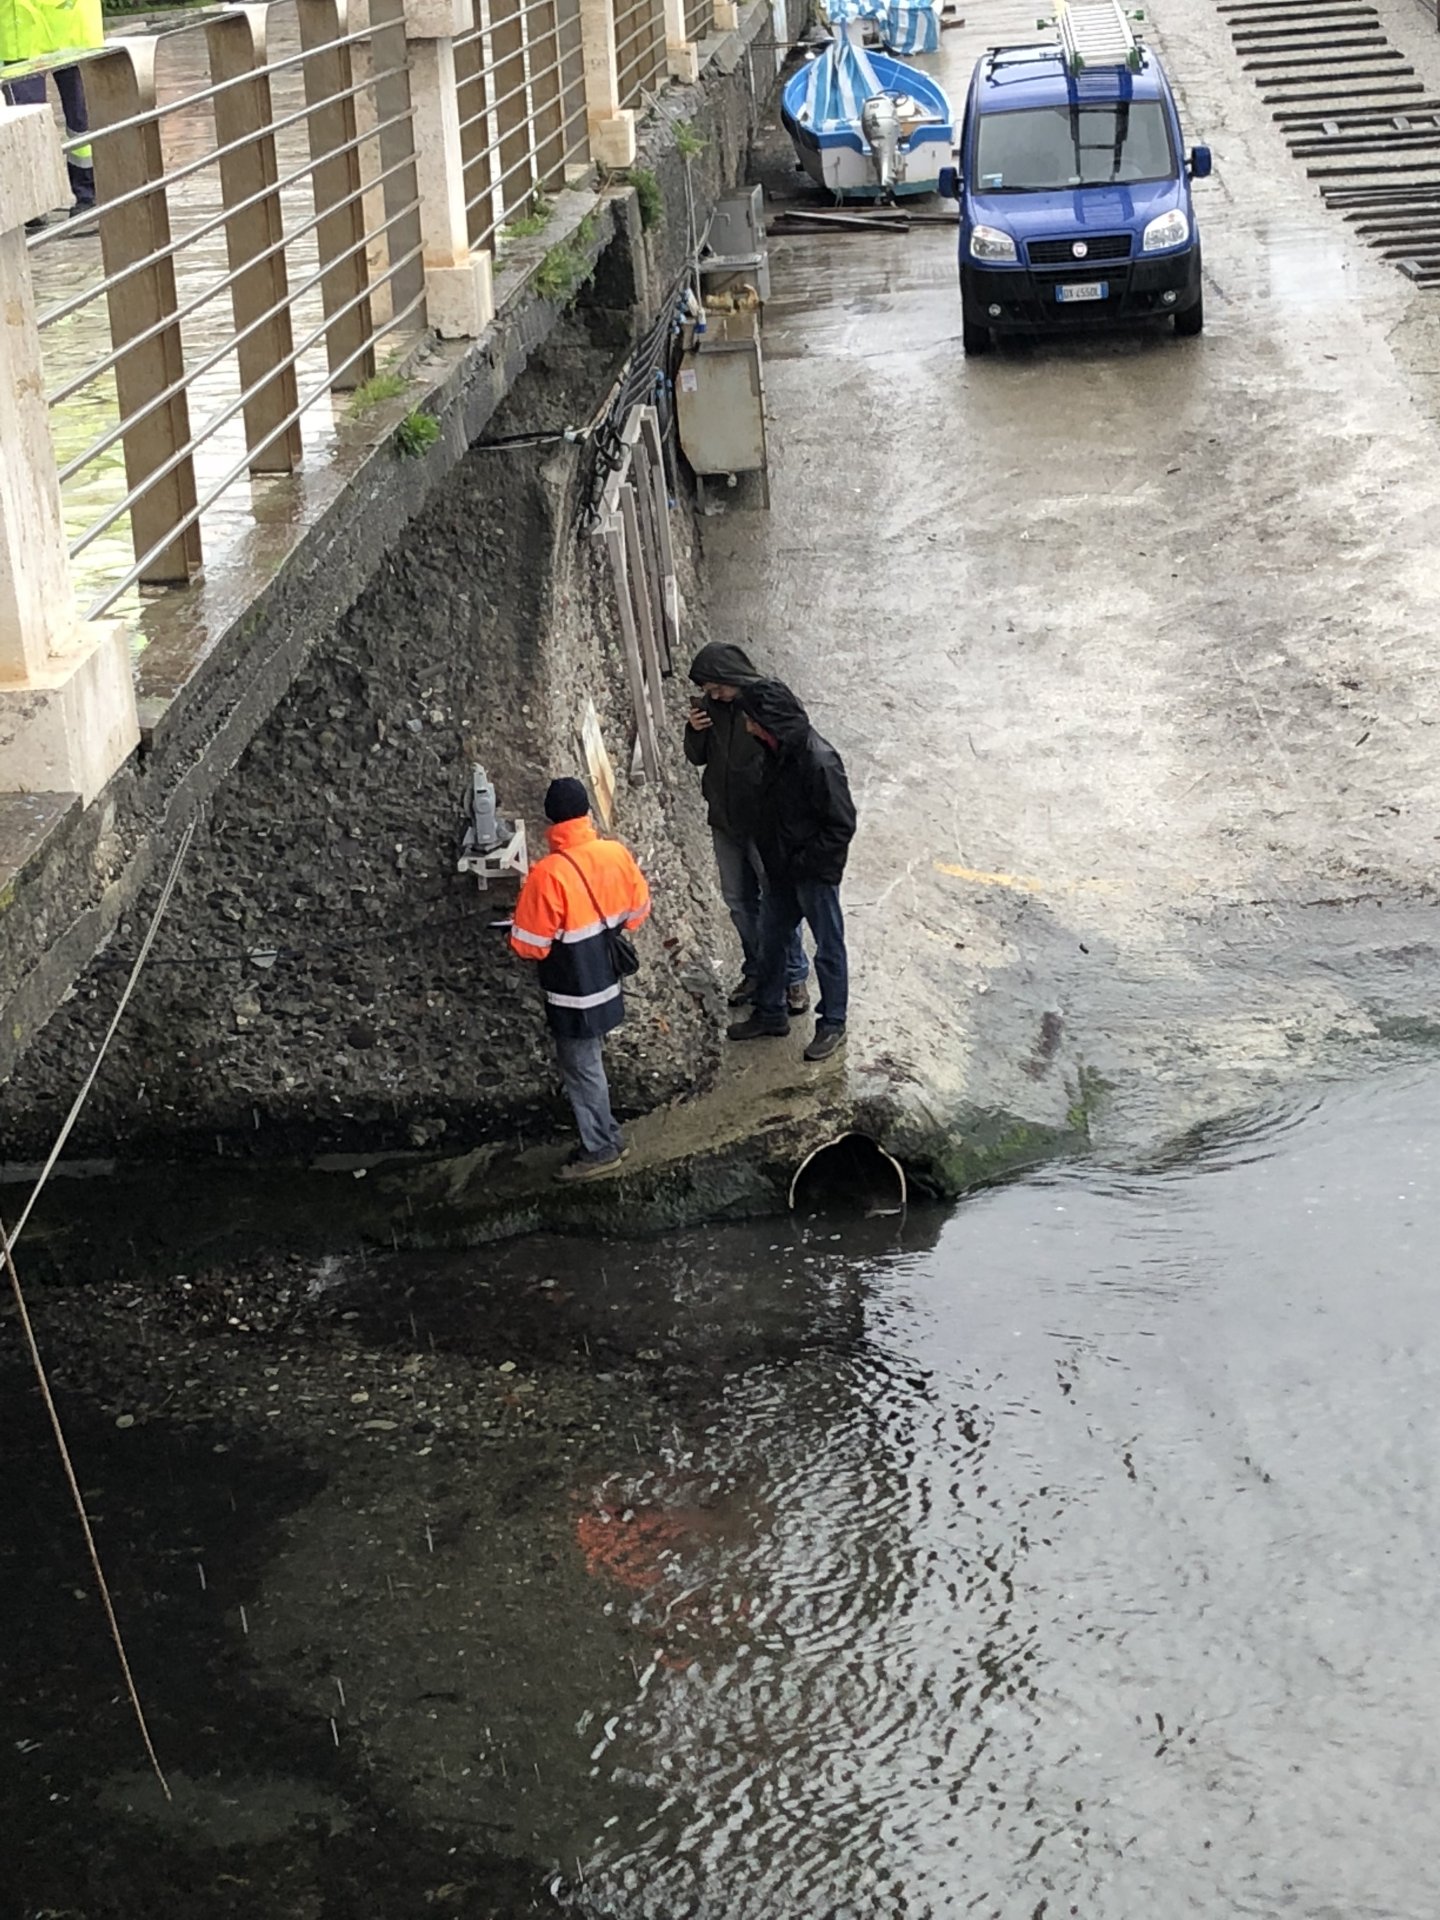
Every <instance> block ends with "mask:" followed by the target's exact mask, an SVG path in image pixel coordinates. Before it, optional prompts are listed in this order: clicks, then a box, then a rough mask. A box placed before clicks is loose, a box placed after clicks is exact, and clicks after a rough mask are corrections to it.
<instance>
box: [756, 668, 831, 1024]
mask: <svg viewBox="0 0 1440 1920" xmlns="http://www.w3.org/2000/svg"><path fill="white" fill-rule="evenodd" d="M738 704H739V706H740V708H741V711H742V712H743V714H744V716H745V724H746V726H747V727H748V728H749V730H750V732H751V734H752V735H753V736H754V737H755V738H756V739H757V740H758V741H759V742H760V744H761V746H762V747H763V748H764V750H765V762H764V777H763V780H762V782H761V787H760V806H759V812H758V814H757V816H756V821H755V843H756V845H757V846H758V848H759V850H760V858H761V859H762V861H763V862H764V863H765V875H766V879H767V880H768V882H769V886H768V888H767V891H766V894H765V899H764V902H763V907H762V914H761V937H760V978H759V982H758V984H757V986H756V989H755V1000H754V1009H753V1011H752V1013H751V1015H750V1017H749V1019H748V1020H742V1021H741V1022H740V1023H739V1024H738V1025H736V1026H733V1027H731V1028H730V1038H731V1039H732V1040H760V1039H763V1038H765V1037H766V1036H767V1035H771V1034H783V1033H786V1032H788V1031H789V1020H788V1018H787V1015H786V1008H785V945H786V942H787V941H788V940H789V939H790V938H792V937H793V935H794V933H795V931H796V930H797V929H798V927H799V925H800V922H801V921H802V920H804V921H807V922H808V923H809V927H810V931H811V933H812V934H813V935H814V937H815V976H816V978H817V980H818V981H819V983H820V1002H819V1005H818V1007H817V1009H816V1013H817V1016H818V1019H817V1024H816V1028H815V1037H814V1039H813V1040H812V1041H811V1042H810V1044H809V1046H808V1047H806V1049H805V1058H806V1059H807V1060H825V1059H828V1058H829V1056H830V1055H831V1054H832V1053H834V1052H835V1051H836V1049H837V1048H838V1047H839V1046H840V1045H841V1044H842V1043H843V1041H844V1039H845V1020H846V1015H847V1012H848V998H849V969H848V964H847V961H846V955H845V920H844V916H843V914H842V913H841V911H840V882H841V879H842V878H843V876H844V873H845V861H846V859H847V857H848V855H849V852H850V842H851V840H852V839H853V838H854V834H855V802H854V801H853V800H852V799H851V797H850V782H849V781H848V780H847V779H846V777H845V765H844V762H843V761H842V760H841V758H840V756H839V754H838V753H837V752H836V751H835V749H834V747H832V746H831V745H830V742H829V741H828V740H822V739H821V737H820V735H819V734H818V733H816V731H815V729H814V728H813V727H812V726H811V724H810V716H809V714H807V713H806V711H805V709H804V707H803V706H801V704H800V702H799V700H798V699H797V698H796V697H795V695H794V694H793V693H792V692H791V691H790V689H789V687H787V686H786V685H785V684H784V682H783V681H781V680H750V681H747V682H746V683H745V684H744V685H742V687H741V688H740V692H739V695H738Z"/></svg>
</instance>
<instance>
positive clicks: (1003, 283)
mask: <svg viewBox="0 0 1440 1920" xmlns="http://www.w3.org/2000/svg"><path fill="white" fill-rule="evenodd" d="M1096 280H1103V281H1104V282H1105V285H1106V288H1107V292H1106V296H1105V298H1104V299H1103V300H1074V301H1069V300H1061V299H1060V297H1059V296H1058V294H1057V292H1056V288H1057V287H1059V286H1060V285H1061V284H1062V283H1064V282H1066V281H1071V282H1075V281H1091V282H1093V281H1096ZM1167 294H1168V295H1170V296H1172V297H1171V298H1169V299H1167V298H1166V295H1167ZM1199 298H1200V248H1199V247H1198V246H1193V247H1188V248H1187V249H1186V250H1185V252H1183V253H1162V254H1157V255H1156V256H1155V257H1154V258H1153V259H1149V260H1147V259H1146V258H1145V257H1144V255H1143V254H1142V255H1141V257H1140V258H1139V259H1137V260H1107V261H1104V262H1103V263H1102V262H1097V263H1096V264H1095V265H1093V266H1092V267H1090V268H1089V269H1088V271H1087V270H1085V269H1083V268H1080V267H1079V266H1078V265H1077V266H1076V267H1075V268H1071V267H978V266H976V265H974V263H973V262H971V261H969V260H965V261H962V262H961V266H960V300H961V305H962V306H963V308H964V312H965V318H966V320H967V321H968V322H969V324H970V325H971V326H974V327H991V328H993V329H994V331H995V332H996V333H1040V332H1049V331H1050V330H1051V329H1055V330H1057V331H1067V332H1068V331H1069V330H1070V329H1071V328H1072V327H1096V326H1105V325H1107V324H1109V323H1110V322H1112V321H1116V320H1157V319H1160V318H1162V317H1163V316H1165V315H1166V314H1172V313H1184V311H1185V310H1186V308H1187V307H1193V306H1194V304H1195V302H1196V301H1197V300H1198V299H1199ZM995 308H998V309H999V311H998V312H995V311H992V309H995Z"/></svg>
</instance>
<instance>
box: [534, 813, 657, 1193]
mask: <svg viewBox="0 0 1440 1920" xmlns="http://www.w3.org/2000/svg"><path fill="white" fill-rule="evenodd" d="M545 818H546V819H547V820H548V821H549V822H550V826H549V829H548V831H547V833H546V836H545V838H546V841H547V842H548V844H549V847H550V851H549V853H548V854H547V855H546V856H545V858H544V859H543V860H537V861H536V863H535V865H534V866H533V867H532V868H531V869H530V872H529V874H528V875H527V876H526V880H525V885H524V886H523V887H522V888H521V889H520V898H519V900H518V901H517V902H516V903H515V918H514V920H513V922H512V923H511V927H510V946H511V949H512V950H513V951H514V952H515V953H516V954H518V955H519V957H520V958H521V959H522V960H537V961H538V962H539V963H540V986H541V989H542V991H543V992H544V995H545V1015H546V1018H547V1020H548V1021H549V1023H550V1031H551V1032H552V1033H553V1034H554V1036H555V1051H556V1053H557V1054H558V1056H559V1060H560V1077H561V1079H562V1080H563V1081H564V1083H565V1091H566V1093H567V1094H568V1096H569V1099H570V1105H571V1106H572V1107H573V1108H574V1110H575V1124H576V1126H577V1127H578V1128H579V1130H580V1145H579V1146H578V1147H577V1148H576V1150H575V1151H574V1153H572V1154H571V1156H570V1158H569V1159H568V1160H567V1161H566V1162H565V1165H564V1166H563V1167H561V1169H560V1171H559V1172H558V1173H557V1175H556V1176H555V1177H556V1179H557V1180H593V1179H594V1178H595V1177H596V1176H597V1175H598V1174H603V1173H608V1172H609V1171H611V1169H613V1168H615V1167H618V1166H619V1164H620V1162H621V1161H622V1160H624V1159H625V1158H626V1156H627V1155H628V1154H629V1152H630V1149H629V1147H628V1146H627V1145H626V1144H625V1136H624V1134H623V1133H621V1131H620V1129H619V1127H618V1126H617V1125H616V1123H615V1117H614V1115H613V1114H612V1113H611V1111H610V1086H609V1082H608V1081H607V1080H606V1078H605V1055H604V1046H605V1035H606V1034H607V1033H609V1032H610V1031H611V1029H612V1028H614V1027H618V1026H619V1025H620V1023H621V1021H622V1020H623V1019H624V1018H625V996H624V993H623V991H622V989H621V985H620V976H619V974H618V973H617V971H616V968H615V961H614V958H613V955H612V951H611V938H610V933H611V929H612V928H634V927H638V926H639V925H640V924H641V922H642V921H643V920H645V919H646V918H647V917H648V916H649V913H650V888H649V887H648V885H647V884H646V881H645V876H644V874H643V873H641V871H640V869H639V867H638V866H636V864H635V861H634V859H633V858H632V857H631V855H630V852H629V850H628V849H627V848H625V847H622V846H621V844H620V842H619V841H618V840H602V839H601V838H600V836H599V834H598V833H596V831H595V827H594V823H593V822H592V820H591V818H590V796H589V795H588V794H587V793H586V791H585V789H584V787H583V786H582V785H581V783H580V782H579V781H578V780H552V781H551V782H550V785H549V788H548V789H547V791H546V794H545Z"/></svg>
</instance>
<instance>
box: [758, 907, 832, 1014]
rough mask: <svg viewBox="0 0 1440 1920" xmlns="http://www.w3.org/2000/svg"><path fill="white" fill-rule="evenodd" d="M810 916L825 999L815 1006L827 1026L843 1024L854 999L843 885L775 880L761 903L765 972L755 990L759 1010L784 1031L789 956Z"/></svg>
mask: <svg viewBox="0 0 1440 1920" xmlns="http://www.w3.org/2000/svg"><path fill="white" fill-rule="evenodd" d="M802 920H804V921H805V922H806V923H807V925H808V926H809V928H810V931H811V933H812V934H813V935H814V937H815V978H816V979H817V980H818V981H819V983H820V1004H819V1006H818V1007H816V1009H815V1013H816V1018H817V1020H818V1021H819V1024H820V1025H821V1026H822V1027H843V1026H844V1024H845V1015H846V1013H847V1011H848V1009H849V1000H850V969H849V966H848V964H847V962H846V958H845V916H844V915H843V914H842V913H841V911H840V889H839V887H837V886H832V885H831V883H830V882H829V881H828V880H791V881H785V882H775V881H772V882H771V884H770V887H769V889H768V890H767V892H766V894H765V898H764V899H763V900H762V901H761V903H760V977H759V984H758V985H757V987H756V989H755V1001H754V1006H755V1013H756V1016H757V1018H759V1019H760V1020H762V1021H764V1022H765V1024H766V1025H767V1026H772V1027H774V1028H775V1030H776V1032H777V1033H779V1032H783V1031H784V1029H785V1026H786V1024H787V1022H786V1014H785V955H786V951H787V949H788V946H789V942H790V941H791V940H792V939H795V938H797V937H798V933H799V927H800V922H801V921H802Z"/></svg>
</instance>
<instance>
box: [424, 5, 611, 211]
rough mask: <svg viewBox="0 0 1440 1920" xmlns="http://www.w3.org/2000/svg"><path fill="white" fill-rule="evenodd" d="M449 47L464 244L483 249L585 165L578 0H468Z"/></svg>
mask: <svg viewBox="0 0 1440 1920" xmlns="http://www.w3.org/2000/svg"><path fill="white" fill-rule="evenodd" d="M473 6H474V15H475V24H474V26H473V27H472V28H471V29H470V30H469V31H468V32H466V33H464V34H462V35H460V37H459V38H458V39H457V40H456V41H455V71H456V89H457V93H458V97H459V106H460V139H461V150H462V153H463V155H464V166H465V213H466V220H467V223H468V229H469V234H470V244H471V245H472V246H477V247H490V246H492V245H493V244H494V241H495V237H496V235H497V233H498V232H499V230H500V228H501V227H502V226H504V225H505V223H506V222H507V221H509V220H513V219H515V218H517V217H523V216H524V214H525V213H526V212H527V211H528V210H529V209H530V208H531V207H532V206H533V204H534V202H535V200H536V198H537V196H539V195H541V194H543V193H545V192H547V191H551V190H553V189H555V188H557V187H562V186H564V185H565V183H566V181H567V180H568V179H570V178H572V177H573V176H574V175H575V174H576V173H577V172H583V170H584V169H585V168H586V167H587V166H588V164H589V160H590V136H589V128H588V125H587V112H586V99H585V54H584V44H583V40H582V34H581V24H580V4H579V0H473Z"/></svg>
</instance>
